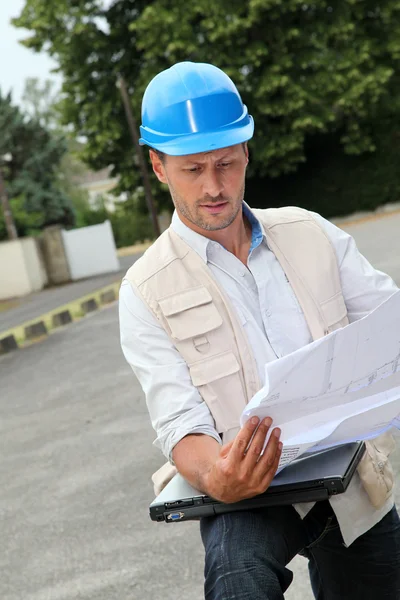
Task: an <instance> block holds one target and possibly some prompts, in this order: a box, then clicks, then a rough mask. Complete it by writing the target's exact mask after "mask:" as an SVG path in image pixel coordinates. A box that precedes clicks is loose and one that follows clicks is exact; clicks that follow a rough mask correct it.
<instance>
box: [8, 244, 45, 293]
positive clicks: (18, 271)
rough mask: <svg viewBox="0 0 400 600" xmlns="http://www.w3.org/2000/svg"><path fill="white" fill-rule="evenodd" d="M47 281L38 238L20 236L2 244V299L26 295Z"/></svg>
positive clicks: (41, 286)
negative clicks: (37, 241) (37, 242)
mask: <svg viewBox="0 0 400 600" xmlns="http://www.w3.org/2000/svg"><path fill="white" fill-rule="evenodd" d="M46 282H47V277H46V273H45V272H44V270H43V266H42V263H41V257H40V254H39V250H38V246H37V244H36V240H34V239H33V238H30V237H27V238H19V239H18V240H12V241H8V242H1V244H0V300H4V299H7V298H17V297H21V296H26V295H27V294H31V293H32V292H37V291H39V290H41V289H42V288H43V286H44V285H45V284H46Z"/></svg>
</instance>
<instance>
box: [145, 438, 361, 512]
mask: <svg viewBox="0 0 400 600" xmlns="http://www.w3.org/2000/svg"><path fill="white" fill-rule="evenodd" d="M364 451H365V444H364V442H354V443H350V444H345V445H342V446H336V447H334V448H331V449H328V450H322V451H319V452H317V453H314V454H306V455H303V456H302V457H300V458H299V459H297V460H295V461H293V462H292V463H291V464H290V465H288V466H287V467H286V468H285V469H283V470H282V471H281V472H280V473H278V475H276V476H275V478H274V479H273V481H272V483H271V485H270V487H269V488H268V490H267V491H266V492H264V493H263V494H260V495H259V496H256V497H254V498H249V499H248V500H242V501H241V502H238V503H235V504H224V503H222V502H219V501H218V500H214V499H213V498H210V497H209V496H207V495H206V494H203V493H202V492H200V491H198V490H196V489H195V488H193V487H192V486H191V485H190V484H189V483H188V482H187V481H186V480H185V479H184V478H183V477H182V476H181V475H180V474H179V473H178V474H177V475H175V477H174V478H173V479H172V480H171V481H170V482H169V483H168V484H167V485H166V487H165V488H164V489H163V490H162V492H161V493H160V494H159V495H158V496H157V498H155V500H154V501H153V502H152V503H151V505H150V509H149V510H150V517H151V519H153V520H155V521H164V520H166V521H167V522H168V521H170V522H171V521H176V520H187V519H190V518H198V517H199V516H206V515H210V514H217V513H220V512H228V511H231V510H243V509H246V508H256V507H260V506H273V505H277V504H294V503H298V502H312V501H318V500H323V499H326V498H328V497H329V496H330V495H332V494H338V493H343V492H344V491H345V490H346V489H347V486H348V484H349V482H350V480H351V477H352V476H353V473H354V471H355V469H356V467H357V465H358V463H359V461H360V460H361V457H362V455H363V454H364ZM176 511H179V513H180V514H177V516H176V518H171V514H173V513H174V512H176Z"/></svg>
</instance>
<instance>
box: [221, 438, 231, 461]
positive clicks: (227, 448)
mask: <svg viewBox="0 0 400 600" xmlns="http://www.w3.org/2000/svg"><path fill="white" fill-rule="evenodd" d="M234 441H235V440H234V439H233V440H231V441H230V442H227V443H226V444H224V445H223V446H222V448H221V450H220V453H219V455H220V456H221V457H222V458H225V457H226V456H228V454H229V452H230V451H231V448H232V445H233V442H234Z"/></svg>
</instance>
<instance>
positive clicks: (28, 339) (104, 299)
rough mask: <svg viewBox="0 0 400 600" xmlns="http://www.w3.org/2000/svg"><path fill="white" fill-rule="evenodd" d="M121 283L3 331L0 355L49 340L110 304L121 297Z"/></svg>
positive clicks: (101, 289)
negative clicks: (57, 332)
mask: <svg viewBox="0 0 400 600" xmlns="http://www.w3.org/2000/svg"><path fill="white" fill-rule="evenodd" d="M120 285H121V282H120V281H116V282H115V283H112V284H109V285H107V286H105V287H102V288H99V289H98V290H95V291H94V292H91V293H90V294H87V295H86V296H82V297H81V298H77V299H76V300H73V301H72V302H69V303H68V304H64V305H62V306H58V307H57V308H55V309H54V310H52V311H49V312H47V313H44V314H42V315H40V316H38V317H36V318H35V319H33V320H31V321H27V322H25V323H21V324H20V325H17V326H15V327H12V328H11V329H9V330H7V331H3V332H0V355H2V354H6V353H9V352H13V351H14V350H18V349H22V348H24V347H26V346H30V345H31V344H32V343H35V342H39V341H42V340H44V339H47V337H48V336H49V335H50V334H51V333H52V332H53V331H55V330H59V329H60V328H61V327H65V326H66V325H69V324H70V323H74V322H76V321H79V320H80V319H82V318H84V317H85V316H86V315H88V314H90V313H92V312H94V311H96V310H100V309H101V308H102V307H105V306H107V305H110V304H111V303H112V302H115V301H116V300H117V298H118V291H119V287H120Z"/></svg>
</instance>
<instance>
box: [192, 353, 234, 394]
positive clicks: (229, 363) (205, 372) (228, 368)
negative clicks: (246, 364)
mask: <svg viewBox="0 0 400 600" xmlns="http://www.w3.org/2000/svg"><path fill="white" fill-rule="evenodd" d="M239 370H240V365H239V363H238V360H237V358H236V356H235V355H234V354H233V352H224V353H223V354H217V356H211V357H209V358H207V359H206V360H201V361H199V362H196V363H194V364H193V365H192V366H191V367H190V375H191V377H192V381H193V385H194V386H196V387H197V386H199V385H205V384H207V383H211V382H212V381H216V380H217V379H221V378H222V377H226V376H227V375H233V374H234V373H237V372H238V371H239Z"/></svg>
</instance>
